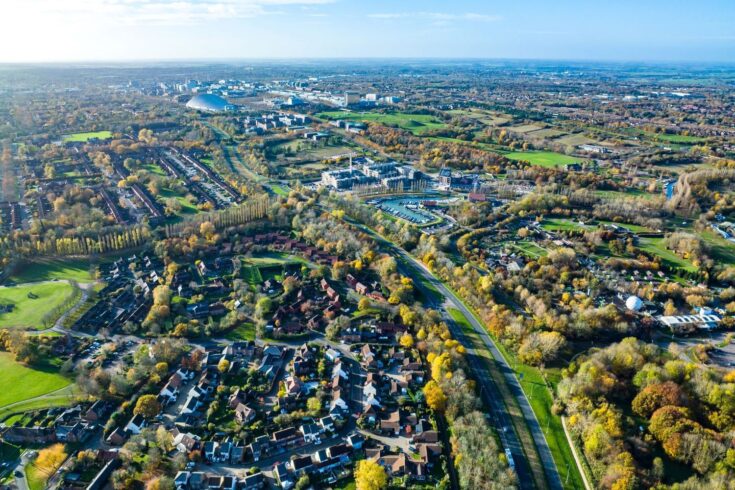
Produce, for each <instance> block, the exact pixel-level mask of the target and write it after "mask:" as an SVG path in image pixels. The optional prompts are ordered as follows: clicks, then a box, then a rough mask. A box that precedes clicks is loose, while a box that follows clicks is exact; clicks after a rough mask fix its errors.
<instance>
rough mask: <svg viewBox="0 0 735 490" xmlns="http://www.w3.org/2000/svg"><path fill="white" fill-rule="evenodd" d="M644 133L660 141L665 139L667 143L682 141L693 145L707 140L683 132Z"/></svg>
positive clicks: (681, 142)
mask: <svg viewBox="0 0 735 490" xmlns="http://www.w3.org/2000/svg"><path fill="white" fill-rule="evenodd" d="M644 134H645V135H646V136H648V137H650V138H652V139H655V140H658V141H664V142H667V143H680V144H684V145H693V144H696V143H703V142H705V141H707V139H706V138H700V137H699V136H687V135H682V134H665V133H652V132H648V131H646V132H644Z"/></svg>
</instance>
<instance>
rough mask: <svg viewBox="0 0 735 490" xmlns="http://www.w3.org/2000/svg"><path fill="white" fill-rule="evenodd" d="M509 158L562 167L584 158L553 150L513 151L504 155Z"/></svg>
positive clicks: (580, 161)
mask: <svg viewBox="0 0 735 490" xmlns="http://www.w3.org/2000/svg"><path fill="white" fill-rule="evenodd" d="M505 157H506V158H509V159H511V160H517V161H523V162H528V163H530V164H531V165H538V166H539V167H549V168H552V167H562V166H564V165H567V164H570V163H582V162H584V159H582V158H577V157H572V156H569V155H563V154H561V153H555V152H553V151H514V152H512V153H508V154H506V155H505Z"/></svg>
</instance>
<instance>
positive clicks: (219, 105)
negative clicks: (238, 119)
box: [186, 94, 234, 112]
mask: <svg viewBox="0 0 735 490" xmlns="http://www.w3.org/2000/svg"><path fill="white" fill-rule="evenodd" d="M186 107H188V108H189V109H197V110H200V111H209V112H220V111H226V110H231V109H233V108H234V106H233V105H232V104H230V103H229V102H227V101H226V100H225V99H223V98H222V97H220V96H219V95H215V94H200V95H196V96H194V97H192V98H191V100H189V102H187V103H186Z"/></svg>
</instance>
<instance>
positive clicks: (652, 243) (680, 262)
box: [638, 237, 697, 272]
mask: <svg viewBox="0 0 735 490" xmlns="http://www.w3.org/2000/svg"><path fill="white" fill-rule="evenodd" d="M638 248H640V249H641V250H644V251H646V252H648V253H651V254H654V255H657V256H659V257H661V260H662V261H663V263H664V264H666V265H667V266H669V267H672V268H674V269H681V270H684V271H687V272H695V271H696V270H697V268H696V267H695V266H694V264H692V263H691V262H689V261H688V260H686V259H683V258H681V257H679V256H678V255H676V254H675V253H674V252H672V251H671V250H669V249H667V248H666V245H665V244H664V239H663V238H648V237H643V238H641V239H640V240H639V242H638Z"/></svg>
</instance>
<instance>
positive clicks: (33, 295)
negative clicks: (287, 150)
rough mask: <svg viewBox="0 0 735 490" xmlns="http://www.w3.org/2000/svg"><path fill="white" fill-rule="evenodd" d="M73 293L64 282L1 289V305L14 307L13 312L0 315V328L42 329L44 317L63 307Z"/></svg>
mask: <svg viewBox="0 0 735 490" xmlns="http://www.w3.org/2000/svg"><path fill="white" fill-rule="evenodd" d="M72 292H73V288H72V286H71V284H69V283H68V282H64V281H58V282H43V283H27V284H21V285H18V286H3V287H0V305H13V308H12V311H9V312H5V313H0V328H37V329H41V328H43V325H41V322H42V321H43V317H44V316H45V315H46V314H47V313H50V312H51V311H53V310H54V308H56V307H58V306H61V305H63V304H64V302H65V301H66V300H67V299H68V298H69V296H70V295H71V294H72Z"/></svg>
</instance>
